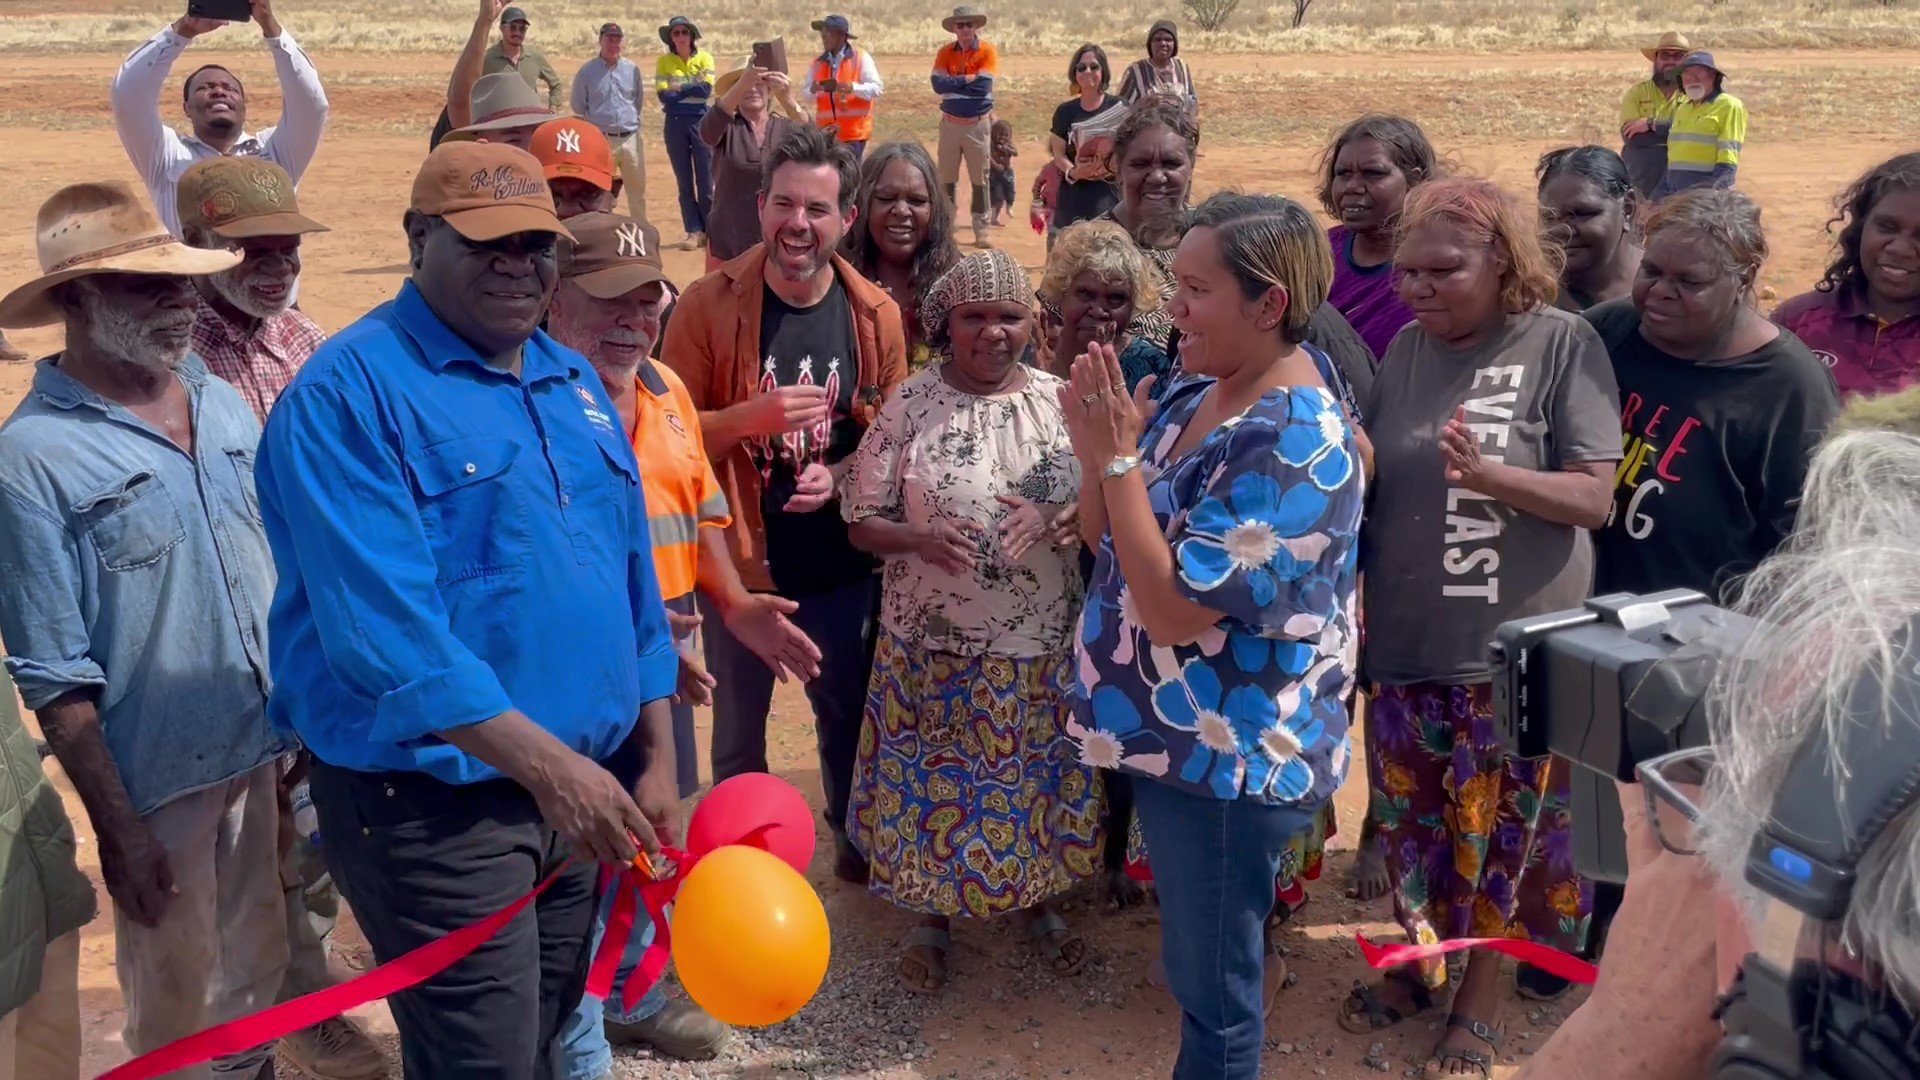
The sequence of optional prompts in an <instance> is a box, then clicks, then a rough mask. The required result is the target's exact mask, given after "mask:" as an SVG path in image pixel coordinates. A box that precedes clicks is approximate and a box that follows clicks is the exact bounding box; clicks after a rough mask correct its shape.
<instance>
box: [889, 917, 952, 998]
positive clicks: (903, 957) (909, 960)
mask: <svg viewBox="0 0 1920 1080" xmlns="http://www.w3.org/2000/svg"><path fill="white" fill-rule="evenodd" d="M916 949H918V950H923V951H920V952H915V950H916ZM952 951H953V933H952V932H951V931H949V930H948V929H946V928H945V927H940V926H916V927H914V928H913V929H912V930H910V931H908V932H907V945H906V948H904V949H902V950H901V951H900V961H899V963H898V964H897V965H896V971H897V972H898V973H899V976H900V985H901V986H903V987H905V988H906V989H907V990H909V991H911V992H912V993H915V994H937V993H939V992H940V991H941V989H942V988H943V987H945V986H946V985H947V954H948V953H950V952H952Z"/></svg>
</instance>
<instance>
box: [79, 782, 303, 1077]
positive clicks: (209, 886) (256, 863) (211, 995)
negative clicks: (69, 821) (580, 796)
mask: <svg viewBox="0 0 1920 1080" xmlns="http://www.w3.org/2000/svg"><path fill="white" fill-rule="evenodd" d="M279 782H280V763H279V762H277V761H270V762H268V763H266V764H264V765H261V766H259V767H258V768H256V769H254V770H253V771H251V772H248V773H246V774H244V775H242V776H237V777H234V778H233V779H232V780H228V781H226V782H225V783H222V784H216V785H214V786H213V787H210V788H206V789H204V790H201V791H195V792H191V793H189V794H186V795H182V796H180V797H179V798H177V799H175V800H173V801H172V802H170V803H167V804H166V805H164V806H162V807H160V808H159V809H157V810H155V811H153V812H152V813H150V814H148V815H147V816H146V819H145V820H146V823H147V827H148V828H150V829H152V830H153V834H154V836H155V838H156V839H158V840H159V841H160V845H161V846H162V847H163V848H165V849H166V852H167V861H168V863H169V864H170V866H171V867H172V869H173V885H174V890H175V892H176V895H175V896H174V897H173V901H172V903H170V904H169V905H168V906H167V909H166V913H165V914H164V915H162V916H161V918H160V925H159V926H154V927H147V926H141V925H140V924H138V923H136V922H134V921H133V920H131V919H128V918H127V917H126V916H125V915H124V914H122V913H121V912H119V911H118V910H116V911H115V912H114V915H113V933H114V939H115V948H116V961H117V965H118V969H119V970H118V974H119V977H120V992H121V994H122V995H123V996H124V997H125V998H126V1002H127V1028H126V1043H127V1049H128V1051H130V1052H132V1053H134V1054H144V1053H146V1052H148V1051H150V1050H154V1049H157V1048H159V1047H161V1046H165V1045H166V1044H167V1043H170V1042H172V1041H174V1040H175V1039H178V1038H180V1037H182V1036H185V1035H191V1034H193V1033H194V1032H196V1031H200V1030H201V1029H203V1028H208V1027H212V1026H213V1025H215V1024H220V1023H225V1022H226V1021H228V1020H232V1019H235V1018H236V1017H240V1016H245V1015H247V1014H248V1013H251V1012H255V1011H257V1010H260V1009H264V1008H266V1007H267V1006H269V1005H273V1004H275V1003H276V1002H278V1001H279V1000H280V987H281V984H282V982H283V980H285V978H286V974H287V909H286V899H285V897H284V896H283V895H282V894H281V891H280V805H279V793H278V785H279ZM272 1052H273V1048H272V1047H271V1046H258V1047H254V1048H253V1049H252V1050H248V1051H246V1052H244V1053H240V1054H236V1055H234V1056H232V1057H229V1058H222V1059H220V1060H218V1061H216V1062H214V1063H212V1064H211V1065H199V1066H195V1067H194V1068H191V1069H182V1070H180V1071H179V1072H176V1073H174V1074H172V1075H173V1080H209V1078H212V1077H245V1078H251V1077H252V1076H253V1075H254V1074H255V1073H257V1072H259V1071H260V1066H261V1065H262V1064H264V1063H265V1062H266V1061H267V1059H268V1057H269V1056H270V1055H271V1054H272Z"/></svg>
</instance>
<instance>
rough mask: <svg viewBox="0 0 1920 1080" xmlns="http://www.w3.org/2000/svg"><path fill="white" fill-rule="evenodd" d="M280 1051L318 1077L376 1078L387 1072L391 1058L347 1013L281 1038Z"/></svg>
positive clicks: (326, 1079) (324, 1079)
mask: <svg viewBox="0 0 1920 1080" xmlns="http://www.w3.org/2000/svg"><path fill="white" fill-rule="evenodd" d="M279 1050H280V1054H281V1056H282V1057H285V1058H286V1059H287V1060H288V1061H291V1062H293V1063H294V1064H295V1065H298V1066H300V1070H301V1071H302V1072H304V1073H306V1074H307V1075H308V1076H311V1077H315V1078H316V1080H373V1078H374V1077H385V1076H386V1075H387V1057H386V1055H385V1054H382V1053H381V1052H380V1048H379V1047H378V1046H375V1045H374V1043H373V1040H372V1039H369V1038H367V1033H366V1032H364V1031H361V1030H360V1025H358V1024H356V1023H354V1022H353V1021H352V1020H349V1019H347V1018H346V1017H344V1016H336V1017H334V1018H333V1019H331V1020H322V1021H320V1022H319V1023H317V1024H315V1025H313V1026H312V1027H310V1028H305V1029H302V1030H300V1031H296V1032H294V1033H293V1034H291V1035H288V1036H287V1037H286V1038H284V1039H281V1040H280V1046H279Z"/></svg>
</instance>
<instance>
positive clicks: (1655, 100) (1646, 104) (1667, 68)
mask: <svg viewBox="0 0 1920 1080" xmlns="http://www.w3.org/2000/svg"><path fill="white" fill-rule="evenodd" d="M1690 48H1691V46H1689V45H1688V44H1687V36H1686V35H1685V34H1681V33H1678V32H1676V31H1673V30H1669V31H1667V32H1666V33H1664V34H1661V35H1660V40H1658V41H1656V42H1654V43H1653V44H1651V45H1649V46H1647V47H1646V48H1644V49H1641V50H1640V55H1642V56H1644V57H1646V58H1647V59H1648V60H1649V61H1651V62H1652V63H1653V73H1652V74H1651V75H1650V76H1648V77H1647V78H1645V79H1642V80H1641V81H1639V82H1637V83H1634V84H1633V86H1632V87H1631V88H1629V89H1628V90H1627V94H1626V96H1625V97H1624V98H1622V99H1621V100H1620V141H1621V147H1620V156H1621V157H1622V158H1624V159H1626V162H1627V172H1628V174H1629V175H1631V176H1632V177H1633V187H1634V190H1635V191H1638V192H1639V193H1640V197H1641V198H1642V199H1651V198H1652V197H1653V194H1654V192H1656V191H1658V190H1659V189H1660V181H1661V180H1663V179H1665V178H1666V174H1667V131H1666V128H1665V126H1664V125H1656V124H1655V121H1656V120H1658V119H1659V118H1660V115H1661V113H1663V112H1664V111H1666V109H1667V104H1668V102H1671V101H1672V100H1673V96H1674V95H1675V94H1678V93H1679V92H1680V61H1682V60H1685V59H1686V58H1687V52H1688V51H1689V49H1690Z"/></svg>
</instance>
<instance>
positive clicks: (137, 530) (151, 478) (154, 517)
mask: <svg viewBox="0 0 1920 1080" xmlns="http://www.w3.org/2000/svg"><path fill="white" fill-rule="evenodd" d="M73 516H74V517H75V518H76V519H78V520H79V522H80V525H81V527H82V528H83V529H85V530H86V532H87V535H88V537H89V538H90V539H92V541H93V547H94V551H95V552H96V553H98V555H99V557H100V564H101V565H102V566H105V567H106V568H107V569H108V570H111V571H114V572H116V573H118V572H123V571H128V570H138V569H140V568H141V567H145V566H151V565H153V564H154V563H157V562H159V561H160V559H161V558H162V557H164V556H165V555H166V554H167V552H169V551H172V550H173V549H174V548H175V547H176V546H178V545H179V543H180V541H182V540H185V539H186V537H187V527H186V523H185V522H184V521H183V520H182V519H181V517H180V508H179V506H177V505H175V503H174V501H173V496H172V495H171V494H169V493H168V491H167V489H166V485H165V484H164V483H162V482H161V480H160V476H159V474H157V473H155V472H154V471H153V470H151V469H142V470H140V471H138V472H134V473H130V474H128V475H127V476H124V477H122V478H120V479H118V480H115V481H113V482H112V483H110V484H107V485H106V486H104V487H102V488H99V489H98V490H95V491H93V492H90V493H88V494H86V495H82V496H81V497H80V498H79V499H78V500H77V501H76V502H75V503H74V504H73Z"/></svg>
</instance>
